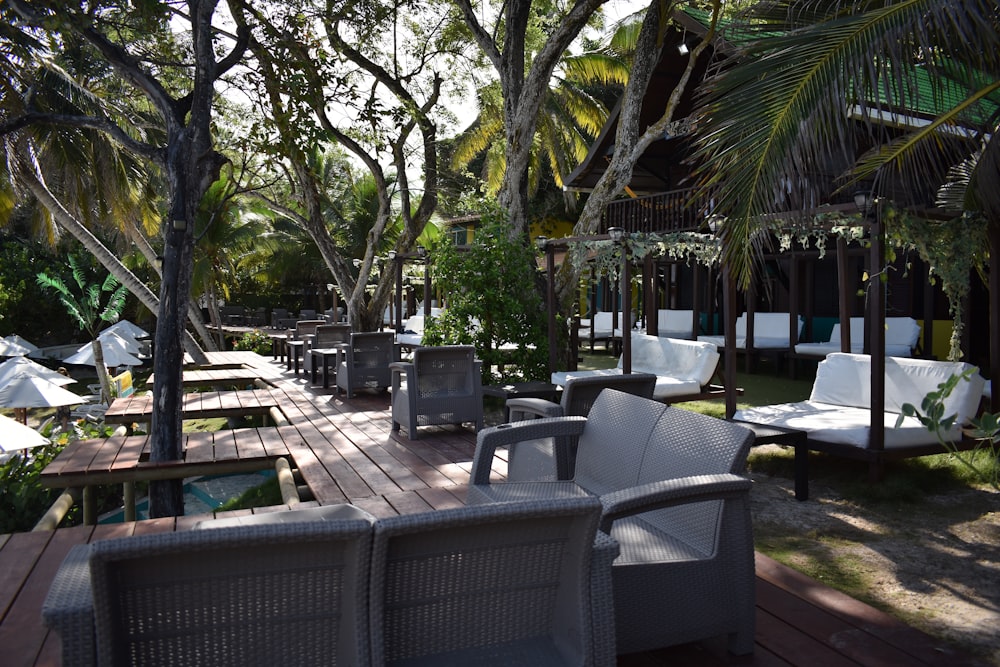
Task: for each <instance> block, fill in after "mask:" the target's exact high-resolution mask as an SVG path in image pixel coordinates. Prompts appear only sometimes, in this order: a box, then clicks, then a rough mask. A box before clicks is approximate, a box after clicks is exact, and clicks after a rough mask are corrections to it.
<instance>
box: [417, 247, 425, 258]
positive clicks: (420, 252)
mask: <svg viewBox="0 0 1000 667" xmlns="http://www.w3.org/2000/svg"><path fill="white" fill-rule="evenodd" d="M417 254H418V255H420V256H421V257H426V256H427V248H425V247H423V246H422V245H418V246H417Z"/></svg>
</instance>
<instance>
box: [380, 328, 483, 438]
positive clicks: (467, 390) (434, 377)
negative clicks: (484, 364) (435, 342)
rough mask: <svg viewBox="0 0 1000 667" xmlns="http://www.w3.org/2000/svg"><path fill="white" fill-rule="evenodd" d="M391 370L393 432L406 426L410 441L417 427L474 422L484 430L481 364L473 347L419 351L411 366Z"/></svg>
mask: <svg viewBox="0 0 1000 667" xmlns="http://www.w3.org/2000/svg"><path fill="white" fill-rule="evenodd" d="M390 368H391V369H392V430H393V431H398V430H399V427H400V426H401V425H404V424H405V425H406V434H407V435H408V436H409V437H410V439H411V440H415V439H416V438H417V437H418V432H417V426H421V425H423V426H427V425H430V424H462V423H464V422H474V423H475V425H476V430H477V431H478V430H480V429H481V428H483V386H482V371H481V363H480V362H479V361H477V360H476V348H475V347H473V346H471V345H444V346H441V347H418V348H417V349H415V350H414V351H413V361H412V362H403V361H399V362H395V363H393V364H391V365H390Z"/></svg>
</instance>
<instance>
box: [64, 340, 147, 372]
mask: <svg viewBox="0 0 1000 667" xmlns="http://www.w3.org/2000/svg"><path fill="white" fill-rule="evenodd" d="M98 340H100V341H101V350H102V352H104V365H105V366H107V367H109V368H115V367H116V366H141V365H142V360H141V359H138V358H136V357H135V356H134V355H133V354H132V353H131V352H129V351H128V346H127V344H126V343H125V341H123V340H122V339H121V338H120V337H119V336H116V335H114V334H111V335H108V336H105V337H104V338H100V337H98ZM63 361H64V362H65V363H67V364H79V365H81V366H95V365H96V364H95V363H94V348H93V345H91V344H90V343H87V344H85V345H83V346H82V347H80V349H78V350H77V351H76V352H75V353H74V354H72V355H71V356H69V357H67V358H66V359H64V360H63Z"/></svg>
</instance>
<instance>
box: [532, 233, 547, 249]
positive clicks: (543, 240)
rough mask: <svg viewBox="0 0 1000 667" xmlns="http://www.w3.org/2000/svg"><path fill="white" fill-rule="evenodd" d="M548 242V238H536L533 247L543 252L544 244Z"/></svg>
mask: <svg viewBox="0 0 1000 667" xmlns="http://www.w3.org/2000/svg"><path fill="white" fill-rule="evenodd" d="M548 242H549V237H548V236H536V237H535V245H536V246H538V249H539V250H545V244H546V243H548Z"/></svg>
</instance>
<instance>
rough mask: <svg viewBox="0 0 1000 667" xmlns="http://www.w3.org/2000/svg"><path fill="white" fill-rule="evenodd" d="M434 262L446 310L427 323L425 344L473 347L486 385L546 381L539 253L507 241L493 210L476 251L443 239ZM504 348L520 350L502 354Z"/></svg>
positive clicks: (486, 218) (479, 233)
mask: <svg viewBox="0 0 1000 667" xmlns="http://www.w3.org/2000/svg"><path fill="white" fill-rule="evenodd" d="M432 256H433V257H434V277H435V282H436V283H437V285H438V286H439V287H440V289H441V290H442V291H443V292H444V294H445V299H446V301H447V306H448V307H447V308H446V309H445V310H444V312H443V313H442V315H441V316H440V317H437V318H434V319H433V320H431V321H430V322H428V323H427V327H426V329H425V331H424V340H425V341H426V342H427V344H429V345H475V347H476V354H477V356H478V358H479V359H481V360H482V362H483V382H484V383H486V384H493V383H494V382H495V381H497V380H498V379H501V378H502V379H504V380H505V381H515V380H540V379H544V378H546V377H547V374H548V366H547V364H548V341H547V324H546V311H545V305H544V303H543V301H542V298H541V296H540V292H539V286H538V283H537V281H536V264H535V253H534V250H533V249H532V248H531V247H529V246H528V245H527V244H526V242H525V240H524V239H520V238H518V239H512V238H510V229H509V227H508V225H507V224H506V223H505V222H504V220H503V218H502V216H501V215H500V214H498V213H496V212H493V213H488V214H486V215H485V216H484V218H483V223H482V226H481V227H480V229H479V230H478V231H477V232H476V237H475V241H474V243H473V244H472V245H471V246H468V247H467V248H458V247H456V246H455V245H454V244H453V243H452V242H451V241H450V240H448V239H446V240H445V241H444V242H443V243H442V244H441V245H439V246H438V247H437V248H436V249H435V250H434V252H433V254H432ZM504 345H506V346H513V347H515V348H516V349H507V350H500V349H498V348H500V347H501V346H504ZM499 366H503V368H504V370H503V371H502V372H499V371H497V370H496V369H495V367H499Z"/></svg>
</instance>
